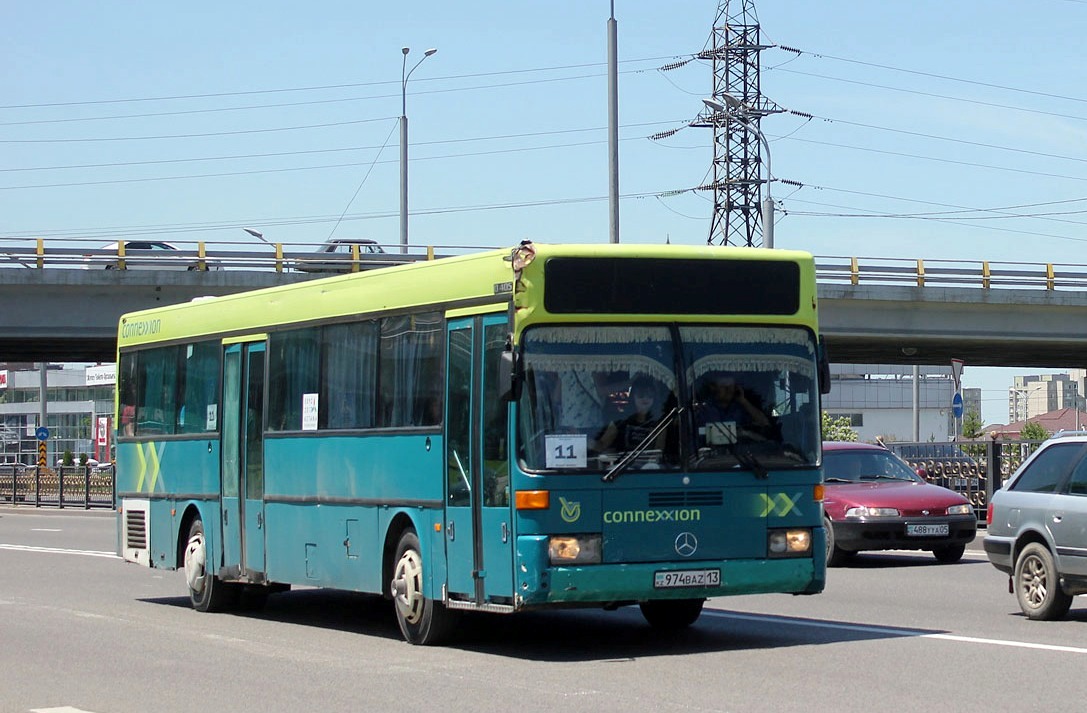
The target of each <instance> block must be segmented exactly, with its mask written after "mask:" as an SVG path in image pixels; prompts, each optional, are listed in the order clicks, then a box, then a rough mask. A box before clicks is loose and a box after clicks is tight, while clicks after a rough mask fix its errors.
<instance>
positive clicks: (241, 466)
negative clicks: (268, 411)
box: [222, 342, 265, 581]
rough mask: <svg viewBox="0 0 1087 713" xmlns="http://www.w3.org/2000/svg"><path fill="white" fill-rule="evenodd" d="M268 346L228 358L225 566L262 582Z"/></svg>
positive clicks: (245, 348) (241, 348) (231, 350)
mask: <svg viewBox="0 0 1087 713" xmlns="http://www.w3.org/2000/svg"><path fill="white" fill-rule="evenodd" d="M264 355H265V345H264V342H249V343H244V344H232V345H228V346H227V347H226V350H225V353H224V357H223V449H222V450H223V482H222V507H223V553H224V562H223V565H224V567H225V568H227V569H234V568H237V570H238V574H239V576H241V577H243V578H246V579H249V580H250V581H259V580H260V579H261V578H262V576H263V573H264V571H265V566H264V542H265V540H264Z"/></svg>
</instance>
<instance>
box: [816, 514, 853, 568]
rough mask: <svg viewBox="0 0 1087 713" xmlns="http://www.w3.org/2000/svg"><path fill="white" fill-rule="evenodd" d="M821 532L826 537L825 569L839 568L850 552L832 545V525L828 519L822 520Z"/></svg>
mask: <svg viewBox="0 0 1087 713" xmlns="http://www.w3.org/2000/svg"><path fill="white" fill-rule="evenodd" d="M823 530H825V531H826V537H827V567H839V566H841V565H842V564H844V563H845V561H846V560H847V559H849V557H850V555H851V554H853V553H852V552H846V551H845V550H843V549H840V548H839V547H838V545H836V544H834V523H832V522H831V521H830V518H829V517H824V518H823Z"/></svg>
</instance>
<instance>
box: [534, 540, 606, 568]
mask: <svg viewBox="0 0 1087 713" xmlns="http://www.w3.org/2000/svg"><path fill="white" fill-rule="evenodd" d="M600 550H601V547H600V535H552V536H551V537H550V538H549V539H548V541H547V554H548V556H549V557H550V558H551V564H556V565H563V564H600Z"/></svg>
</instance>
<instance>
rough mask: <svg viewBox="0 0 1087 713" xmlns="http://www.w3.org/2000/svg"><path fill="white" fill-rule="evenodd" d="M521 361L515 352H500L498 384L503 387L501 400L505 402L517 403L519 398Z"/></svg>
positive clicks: (509, 350)
mask: <svg viewBox="0 0 1087 713" xmlns="http://www.w3.org/2000/svg"><path fill="white" fill-rule="evenodd" d="M520 366H521V361H520V359H519V358H518V356H517V352H515V351H514V350H513V349H506V350H504V351H503V352H502V356H501V360H500V362H499V364H498V383H499V384H504V385H505V390H504V391H503V392H502V395H501V398H502V399H503V400H505V401H517V400H518V399H520V398H521V383H522V379H521V369H520Z"/></svg>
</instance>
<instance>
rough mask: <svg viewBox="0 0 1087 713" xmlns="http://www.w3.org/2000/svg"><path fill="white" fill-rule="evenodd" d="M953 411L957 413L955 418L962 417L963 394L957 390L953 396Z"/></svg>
mask: <svg viewBox="0 0 1087 713" xmlns="http://www.w3.org/2000/svg"><path fill="white" fill-rule="evenodd" d="M951 412H952V413H954V414H955V418H962V394H960V393H959V392H957V391H956V392H955V395H954V396H952V397H951Z"/></svg>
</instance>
